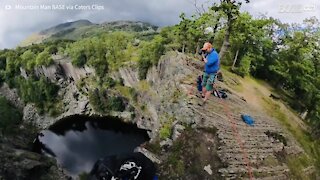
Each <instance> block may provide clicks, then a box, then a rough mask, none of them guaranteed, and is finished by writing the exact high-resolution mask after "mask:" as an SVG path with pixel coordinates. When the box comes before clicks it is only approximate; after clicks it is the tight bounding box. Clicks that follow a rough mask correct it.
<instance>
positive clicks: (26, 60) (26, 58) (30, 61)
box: [20, 50, 37, 71]
mask: <svg viewBox="0 0 320 180" xmlns="http://www.w3.org/2000/svg"><path fill="white" fill-rule="evenodd" d="M36 56H37V55H36V54H35V53H34V52H32V51H31V50H27V51H25V52H24V53H23V54H22V55H21V56H20V57H21V60H22V65H23V66H24V67H25V69H26V70H27V71H32V70H33V68H34V67H35V65H36Z"/></svg>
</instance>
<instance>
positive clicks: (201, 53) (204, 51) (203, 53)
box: [198, 49, 207, 55]
mask: <svg viewBox="0 0 320 180" xmlns="http://www.w3.org/2000/svg"><path fill="white" fill-rule="evenodd" d="M206 53H207V52H206V50H202V49H200V51H199V52H198V54H199V55H205V54H206Z"/></svg>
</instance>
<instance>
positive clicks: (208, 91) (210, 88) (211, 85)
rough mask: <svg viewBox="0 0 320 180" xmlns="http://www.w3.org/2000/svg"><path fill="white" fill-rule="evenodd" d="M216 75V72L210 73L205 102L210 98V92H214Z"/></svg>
mask: <svg viewBox="0 0 320 180" xmlns="http://www.w3.org/2000/svg"><path fill="white" fill-rule="evenodd" d="M215 77H216V75H215V74H211V75H209V78H208V81H207V85H206V87H205V89H206V93H205V96H204V99H203V101H204V102H206V101H207V100H208V99H209V97H210V94H212V92H213V83H214V79H215Z"/></svg>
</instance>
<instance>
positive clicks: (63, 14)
mask: <svg viewBox="0 0 320 180" xmlns="http://www.w3.org/2000/svg"><path fill="white" fill-rule="evenodd" d="M197 1H198V4H202V3H207V4H208V3H212V2H214V1H217V0H211V1H210V0H197ZM193 2H194V0H161V1H159V0H107V1H105V0H91V1H88V0H1V1H0V24H1V28H0V48H13V47H15V46H16V45H17V44H18V43H19V42H21V41H22V40H23V39H25V38H26V37H27V36H29V35H31V34H32V33H35V32H39V31H41V30H43V29H46V28H49V27H52V26H54V25H57V24H60V23H64V22H70V21H75V20H79V19H88V20H90V21H92V22H94V23H102V22H106V21H115V20H139V21H145V22H149V23H152V24H155V25H158V26H165V25H173V24H176V23H178V22H179V14H180V13H181V12H186V13H187V14H188V15H191V14H193V13H195V10H196V9H195V7H194V5H193ZM304 3H305V4H317V8H316V9H315V10H314V11H313V12H305V13H299V14H297V13H279V10H280V8H281V5H282V4H288V3H287V1H285V0H268V1H263V0H255V1H251V3H249V4H246V5H244V7H243V10H246V11H249V12H250V13H253V14H254V15H259V13H261V12H262V13H266V12H268V14H267V15H268V16H273V17H276V18H279V19H280V20H281V21H285V22H296V21H302V19H304V18H306V17H310V16H318V17H319V14H320V13H319V8H320V4H319V2H318V1H315V0H305V1H304ZM290 4H293V5H294V4H301V2H300V1H298V0H291V1H290ZM8 5H10V6H11V9H10V10H6V8H8V7H9V6H8ZM16 5H21V6H40V5H65V6H76V5H83V6H92V5H98V6H102V7H104V9H103V10H75V9H74V10H66V9H65V10H17V9H15V7H16Z"/></svg>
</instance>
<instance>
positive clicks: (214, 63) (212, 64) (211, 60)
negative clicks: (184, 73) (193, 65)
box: [204, 49, 220, 74]
mask: <svg viewBox="0 0 320 180" xmlns="http://www.w3.org/2000/svg"><path fill="white" fill-rule="evenodd" d="M206 58H207V60H208V62H207V63H206V65H205V69H204V71H205V72H206V73H208V74H211V73H216V72H218V70H219V69H220V60H219V54H218V53H217V51H216V50H215V49H212V51H211V52H210V53H209V54H208V55H207V57H206Z"/></svg>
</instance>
